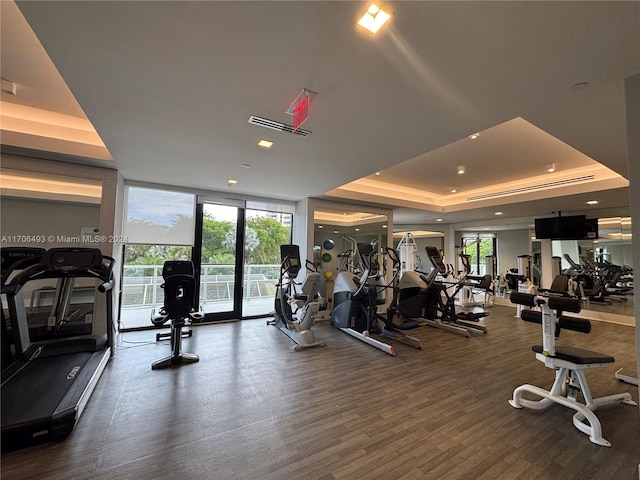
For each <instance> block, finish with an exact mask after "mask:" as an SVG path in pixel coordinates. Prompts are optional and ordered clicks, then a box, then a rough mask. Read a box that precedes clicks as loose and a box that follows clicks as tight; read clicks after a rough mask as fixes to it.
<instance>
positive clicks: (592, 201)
mask: <svg viewBox="0 0 640 480" xmlns="http://www.w3.org/2000/svg"><path fill="white" fill-rule="evenodd" d="M597 204H598V200H589V201H588V202H587V205H597Z"/></svg>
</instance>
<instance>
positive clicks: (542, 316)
mask: <svg viewBox="0 0 640 480" xmlns="http://www.w3.org/2000/svg"><path fill="white" fill-rule="evenodd" d="M510 300H511V303H515V304H518V305H524V306H527V307H540V309H541V310H540V311H536V310H523V311H522V313H521V316H520V318H522V320H525V321H527V322H533V323H538V324H542V342H543V344H542V345H534V346H533V347H532V350H533V351H534V352H535V353H536V358H537V359H538V360H540V361H541V362H543V363H544V364H545V366H547V367H549V368H553V369H554V370H555V372H556V378H555V382H554V383H553V386H552V387H551V390H544V389H542V388H540V387H536V386H533V385H529V384H524V385H521V386H519V387H517V388H516V389H515V390H514V392H513V398H512V399H511V400H509V404H511V406H512V407H514V408H522V407H527V408H531V409H534V410H543V409H545V408H547V407H549V406H550V405H551V404H552V403H558V404H560V405H564V406H565V407H568V408H572V409H573V410H575V411H576V413H575V414H574V416H573V424H574V426H575V427H576V428H577V429H578V430H580V431H581V432H583V433H586V434H587V435H589V440H591V441H592V442H593V443H595V444H596V445H601V446H605V447H610V446H611V444H610V443H609V442H608V441H607V440H605V439H604V438H603V437H602V426H601V424H600V420H598V417H597V416H596V415H595V413H593V411H594V410H595V409H596V408H599V407H601V406H603V405H611V404H615V403H626V404H627V405H637V404H636V402H634V401H633V400H632V399H631V395H630V394H629V393H628V392H625V393H619V394H615V395H608V396H606V397H600V398H593V397H592V396H591V391H590V390H589V386H588V384H587V379H586V377H585V374H584V371H585V370H586V369H589V368H597V367H604V366H606V365H608V364H611V363H613V362H614V358H613V357H612V356H609V355H605V354H602V353H598V352H593V351H591V350H584V349H581V348H575V347H568V346H560V345H558V346H556V344H555V340H556V338H557V337H558V336H559V335H560V330H561V329H562V328H564V329H567V330H574V331H577V332H582V333H589V332H590V331H591V323H590V322H589V320H585V319H582V318H577V317H569V316H564V315H563V312H565V311H568V312H573V313H579V312H580V308H581V306H580V300H579V299H575V298H566V297H543V296H539V295H531V294H527V293H516V292H513V293H511V296H510ZM525 392H527V393H532V394H534V395H536V396H538V397H542V398H541V399H540V400H527V399H525V398H522V395H523V393H525ZM580 392H582V396H583V398H584V402H585V403H580V402H579V401H578V399H577V397H578V394H579V393H580ZM585 420H586V421H587V422H588V423H585Z"/></svg>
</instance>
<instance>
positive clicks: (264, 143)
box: [258, 138, 273, 148]
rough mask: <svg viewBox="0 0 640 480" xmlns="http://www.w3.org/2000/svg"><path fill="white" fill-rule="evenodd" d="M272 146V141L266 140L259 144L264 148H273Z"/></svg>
mask: <svg viewBox="0 0 640 480" xmlns="http://www.w3.org/2000/svg"><path fill="white" fill-rule="evenodd" d="M271 145H273V142H272V141H270V140H265V139H264V138H263V139H261V140H260V141H259V142H258V146H259V147H263V148H271Z"/></svg>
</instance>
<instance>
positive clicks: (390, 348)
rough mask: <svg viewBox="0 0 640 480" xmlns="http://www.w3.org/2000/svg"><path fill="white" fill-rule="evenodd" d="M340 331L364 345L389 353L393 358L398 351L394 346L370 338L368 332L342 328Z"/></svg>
mask: <svg viewBox="0 0 640 480" xmlns="http://www.w3.org/2000/svg"><path fill="white" fill-rule="evenodd" d="M340 330H342V331H343V332H345V333H348V334H349V335H351V336H352V337H355V338H357V339H358V340H360V341H362V342H364V343H368V344H369V345H371V346H373V347H376V348H377V349H378V350H382V351H383V352H384V353H388V354H389V355H391V356H393V357H395V356H396V349H395V348H394V347H393V345H389V344H388V343H384V342H381V341H379V340H376V339H375V338H371V337H370V336H369V332H368V331H366V330H365V331H364V332H362V333H360V332H358V331H357V330H354V329H352V328H341V329H340Z"/></svg>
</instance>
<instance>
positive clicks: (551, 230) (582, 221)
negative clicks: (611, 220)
mask: <svg viewBox="0 0 640 480" xmlns="http://www.w3.org/2000/svg"><path fill="white" fill-rule="evenodd" d="M596 225H597V221H596ZM587 230H588V228H587V217H586V216H585V215H572V216H568V217H552V218H536V219H535V231H536V238H537V239H545V238H550V239H552V240H583V239H585V238H587Z"/></svg>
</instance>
